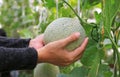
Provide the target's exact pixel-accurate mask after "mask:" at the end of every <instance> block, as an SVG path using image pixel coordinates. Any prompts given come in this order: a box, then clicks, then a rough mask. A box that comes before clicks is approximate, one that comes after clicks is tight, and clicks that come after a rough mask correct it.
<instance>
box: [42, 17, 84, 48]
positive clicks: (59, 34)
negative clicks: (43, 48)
mask: <svg viewBox="0 0 120 77" xmlns="http://www.w3.org/2000/svg"><path fill="white" fill-rule="evenodd" d="M74 32H80V37H79V39H78V40H76V41H74V42H72V43H70V44H69V45H68V46H66V49H68V50H74V49H76V48H77V47H78V46H80V45H81V43H82V42H83V40H84V38H85V37H86V33H85V30H84V28H83V27H82V25H81V24H80V22H79V20H78V19H77V18H67V17H63V18H58V19H56V20H54V21H53V22H52V23H50V24H49V25H48V27H47V28H46V30H45V32H44V42H45V44H48V43H50V42H53V41H57V40H60V39H64V38H66V37H68V36H69V35H71V34H72V33H74Z"/></svg>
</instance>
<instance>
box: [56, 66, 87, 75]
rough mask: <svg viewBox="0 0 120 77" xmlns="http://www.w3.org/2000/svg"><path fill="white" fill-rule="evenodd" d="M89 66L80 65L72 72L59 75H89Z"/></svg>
mask: <svg viewBox="0 0 120 77" xmlns="http://www.w3.org/2000/svg"><path fill="white" fill-rule="evenodd" d="M87 74H88V68H86V67H78V68H74V69H73V70H72V71H71V73H70V74H59V75H58V77H87Z"/></svg>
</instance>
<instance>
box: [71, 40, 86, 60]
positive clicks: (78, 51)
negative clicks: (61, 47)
mask: <svg viewBox="0 0 120 77" xmlns="http://www.w3.org/2000/svg"><path fill="white" fill-rule="evenodd" d="M87 43H88V38H85V40H84V42H83V43H82V45H81V46H80V47H79V48H77V49H76V50H74V51H73V52H71V54H72V55H73V57H74V58H77V57H78V56H80V55H82V53H83V52H84V50H85V48H86V46H87Z"/></svg>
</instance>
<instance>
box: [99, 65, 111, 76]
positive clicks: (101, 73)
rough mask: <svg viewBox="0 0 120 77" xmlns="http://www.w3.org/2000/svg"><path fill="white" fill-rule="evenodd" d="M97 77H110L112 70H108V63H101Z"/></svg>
mask: <svg viewBox="0 0 120 77" xmlns="http://www.w3.org/2000/svg"><path fill="white" fill-rule="evenodd" d="M97 77H112V72H111V70H110V67H109V66H108V65H105V64H101V65H100V68H99V71H98V76H97Z"/></svg>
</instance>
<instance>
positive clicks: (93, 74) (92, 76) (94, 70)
mask: <svg viewBox="0 0 120 77" xmlns="http://www.w3.org/2000/svg"><path fill="white" fill-rule="evenodd" d="M91 63H92V65H91V67H90V71H89V73H88V77H97V75H98V70H99V67H100V57H99V53H98V52H97V53H96V54H95V57H94V60H93V61H92V62H91Z"/></svg>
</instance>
